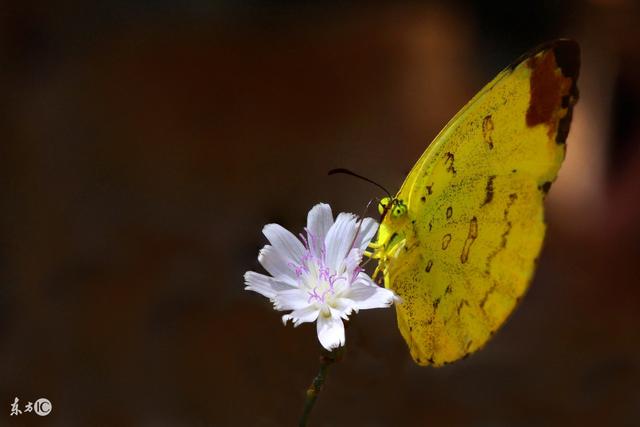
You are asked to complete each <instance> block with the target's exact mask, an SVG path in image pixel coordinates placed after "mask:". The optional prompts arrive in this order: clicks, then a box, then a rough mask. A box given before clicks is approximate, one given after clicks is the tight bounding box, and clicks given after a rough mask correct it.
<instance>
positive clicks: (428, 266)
mask: <svg viewBox="0 0 640 427" xmlns="http://www.w3.org/2000/svg"><path fill="white" fill-rule="evenodd" d="M431 267H433V261H432V260H429V262H428V263H427V266H426V267H425V269H424V271H426V272H427V273H428V272H430V271H431Z"/></svg>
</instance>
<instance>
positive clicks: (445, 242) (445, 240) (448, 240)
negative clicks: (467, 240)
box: [442, 234, 451, 249]
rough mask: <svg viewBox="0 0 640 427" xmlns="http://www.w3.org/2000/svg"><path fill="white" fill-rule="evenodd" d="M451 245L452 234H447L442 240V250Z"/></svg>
mask: <svg viewBox="0 0 640 427" xmlns="http://www.w3.org/2000/svg"><path fill="white" fill-rule="evenodd" d="M449 243H451V234H445V235H444V237H443V238H442V249H447V248H448V247H449Z"/></svg>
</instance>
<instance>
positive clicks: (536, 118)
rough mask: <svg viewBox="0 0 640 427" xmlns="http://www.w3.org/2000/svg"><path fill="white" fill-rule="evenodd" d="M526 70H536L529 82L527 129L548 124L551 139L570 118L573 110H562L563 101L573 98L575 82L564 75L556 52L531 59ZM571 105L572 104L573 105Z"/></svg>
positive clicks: (546, 52) (551, 50)
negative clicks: (571, 95) (566, 119)
mask: <svg viewBox="0 0 640 427" xmlns="http://www.w3.org/2000/svg"><path fill="white" fill-rule="evenodd" d="M527 66H528V67H529V68H531V69H532V70H533V71H532V73H531V80H530V88H531V89H530V90H531V97H530V99H529V109H528V110H527V118H526V119H527V126H529V127H533V126H536V125H539V124H545V125H547V128H548V134H549V136H550V137H553V136H554V135H555V134H556V131H557V130H558V125H559V122H560V119H562V118H563V117H566V116H567V114H570V110H568V109H567V108H563V107H562V104H563V98H564V97H566V96H567V95H570V94H571V92H572V89H573V87H574V86H575V81H574V80H573V79H572V78H571V77H566V76H564V75H563V73H562V69H561V68H560V67H559V66H558V64H557V62H556V56H555V49H553V48H552V49H549V50H546V51H543V52H542V53H540V54H539V55H538V56H534V57H532V58H530V59H529V60H528V61H527ZM565 103H566V101H565ZM574 103H575V102H574ZM569 104H571V102H570V101H569ZM563 130H564V129H563ZM567 132H568V130H567Z"/></svg>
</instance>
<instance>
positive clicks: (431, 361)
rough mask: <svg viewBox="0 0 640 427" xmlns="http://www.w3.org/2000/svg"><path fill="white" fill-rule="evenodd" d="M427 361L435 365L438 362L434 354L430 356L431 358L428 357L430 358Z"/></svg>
mask: <svg viewBox="0 0 640 427" xmlns="http://www.w3.org/2000/svg"><path fill="white" fill-rule="evenodd" d="M427 362H429V363H430V364H432V365H435V364H436V361H435V360H433V356H432V357H430V358H428V359H427Z"/></svg>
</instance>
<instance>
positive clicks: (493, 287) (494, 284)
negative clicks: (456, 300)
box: [480, 282, 498, 310]
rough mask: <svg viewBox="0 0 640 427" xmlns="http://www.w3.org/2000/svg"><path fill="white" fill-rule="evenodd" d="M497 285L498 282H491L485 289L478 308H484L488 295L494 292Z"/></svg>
mask: <svg viewBox="0 0 640 427" xmlns="http://www.w3.org/2000/svg"><path fill="white" fill-rule="evenodd" d="M497 286H498V283H497V282H493V284H492V285H491V287H490V288H489V289H488V290H487V292H486V293H485V294H484V296H483V297H482V299H481V300H480V308H482V309H483V310H484V305H485V304H486V303H487V299H489V295H491V294H492V293H494V292H495V290H496V287H497Z"/></svg>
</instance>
